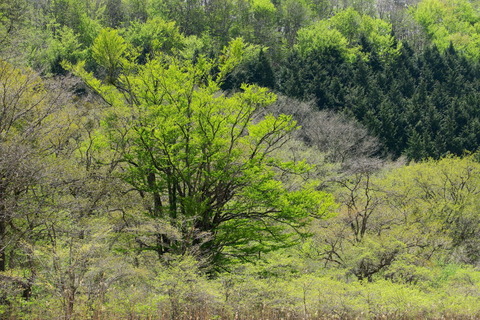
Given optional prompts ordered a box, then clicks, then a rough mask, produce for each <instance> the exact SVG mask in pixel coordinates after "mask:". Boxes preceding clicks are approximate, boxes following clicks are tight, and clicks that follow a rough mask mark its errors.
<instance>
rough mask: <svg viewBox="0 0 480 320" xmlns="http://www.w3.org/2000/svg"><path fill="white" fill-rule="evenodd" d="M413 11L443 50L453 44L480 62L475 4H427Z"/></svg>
mask: <svg viewBox="0 0 480 320" xmlns="http://www.w3.org/2000/svg"><path fill="white" fill-rule="evenodd" d="M411 11H412V13H413V16H414V17H415V19H416V20H417V21H418V22H419V23H420V25H421V26H422V27H423V28H425V30H426V32H427V34H428V35H429V36H430V38H431V39H432V41H433V42H434V43H435V44H436V45H437V47H439V48H440V49H441V50H445V49H447V48H448V47H449V46H450V44H451V43H452V44H453V45H454V46H455V48H456V49H457V50H458V51H459V52H461V53H462V54H465V55H466V56H467V57H469V58H471V59H475V60H477V59H478V57H479V53H478V39H479V34H478V24H479V21H480V20H479V19H480V17H479V15H478V12H477V9H476V5H475V4H473V3H471V2H469V1H437V0H426V1H421V2H420V3H419V4H418V5H417V6H416V7H414V8H413V9H412V10H411Z"/></svg>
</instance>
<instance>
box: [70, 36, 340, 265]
mask: <svg viewBox="0 0 480 320" xmlns="http://www.w3.org/2000/svg"><path fill="white" fill-rule="evenodd" d="M243 47H244V44H243V43H242V41H241V40H235V41H233V42H232V43H231V45H230V46H229V47H228V48H227V49H225V50H224V51H223V55H222V57H221V58H220V61H221V62H220V63H215V62H213V61H211V60H209V59H206V58H203V57H199V58H197V59H196V62H192V61H180V60H177V59H174V58H172V57H167V56H164V57H157V58H154V59H152V60H150V61H148V62H147V63H146V64H145V65H143V66H140V65H136V66H135V70H134V71H130V70H131V69H124V70H123V73H122V74H121V75H120V76H119V77H118V80H117V82H116V83H115V86H114V85H109V84H106V83H101V82H100V81H99V80H98V79H96V78H94V77H93V75H91V74H88V73H86V72H85V71H84V70H83V69H82V65H81V64H80V65H77V66H76V67H75V68H74V71H75V72H76V73H77V74H78V75H80V76H81V77H82V78H83V79H84V80H85V81H86V82H87V83H88V84H89V85H90V86H92V88H94V89H95V90H96V91H97V92H99V93H100V94H101V95H102V97H103V98H104V99H105V100H106V101H107V102H108V103H109V104H110V105H111V106H112V108H110V109H109V111H108V113H107V115H106V116H105V120H104V127H103V131H102V133H101V134H102V135H104V136H105V138H106V139H108V141H109V144H110V145H112V146H113V145H114V146H122V147H123V150H124V152H123V156H122V157H121V158H120V159H116V160H118V161H122V162H123V164H124V167H123V168H124V172H123V173H122V176H123V179H125V181H127V182H128V183H129V184H130V185H131V186H132V187H133V188H134V189H135V190H136V191H138V193H139V194H140V195H141V196H142V197H143V199H144V201H145V213H146V214H147V215H148V216H150V217H153V218H155V219H157V220H162V221H166V222H167V223H169V224H170V225H172V226H173V227H174V228H175V229H176V230H177V233H176V234H172V233H170V234H169V233H168V232H167V231H166V229H165V230H157V231H156V232H155V234H154V237H153V239H151V240H144V241H141V245H142V247H143V248H144V249H146V250H154V251H156V252H157V253H158V255H159V256H160V257H162V256H163V255H164V254H166V253H185V252H191V253H192V252H193V253H197V254H198V256H199V257H201V258H204V259H206V261H208V262H213V263H221V262H223V261H224V259H225V258H227V257H230V258H231V257H234V258H247V257H249V256H258V255H259V254H260V253H261V252H266V251H269V250H272V249H275V248H278V247H284V246H288V245H291V244H292V243H294V241H295V239H296V238H297V236H298V235H301V234H302V231H301V227H302V226H304V225H305V224H306V223H307V222H308V221H309V219H310V218H311V217H313V216H316V217H320V216H322V215H323V214H325V212H326V211H327V210H328V207H329V206H330V205H331V204H332V199H331V198H330V196H329V195H327V194H324V193H322V192H319V191H315V188H314V186H313V184H312V183H305V184H302V186H296V185H293V184H292V186H289V184H288V183H287V182H284V180H280V179H279V178H278V175H279V174H280V173H282V174H284V175H300V176H301V175H302V174H303V173H305V172H307V171H308V169H309V165H307V164H306V163H304V162H283V161H280V160H278V159H276V158H275V157H274V156H273V155H274V153H275V152H278V149H279V148H281V146H282V145H283V144H284V143H285V142H286V141H287V140H288V138H289V134H290V133H291V132H292V131H293V130H295V127H296V124H295V122H294V121H293V120H292V118H291V116H287V115H279V116H273V115H266V116H265V117H264V118H259V117H258V116H257V115H258V112H259V111H260V110H262V109H263V108H264V107H265V106H266V105H268V104H270V103H272V102H273V101H274V99H275V96H274V95H273V94H272V93H269V92H268V91H267V90H266V89H264V88H260V87H257V86H249V85H244V86H242V90H241V91H240V92H237V93H235V94H232V95H230V96H227V95H225V94H222V93H221V92H219V87H220V84H221V82H222V79H223V78H224V77H225V75H226V74H227V73H228V72H229V71H230V70H231V69H232V68H233V67H234V66H235V65H236V64H237V61H238V59H239V57H241V55H242V53H243ZM100 61H102V60H100ZM213 70H217V73H213V72H212V71H213Z"/></svg>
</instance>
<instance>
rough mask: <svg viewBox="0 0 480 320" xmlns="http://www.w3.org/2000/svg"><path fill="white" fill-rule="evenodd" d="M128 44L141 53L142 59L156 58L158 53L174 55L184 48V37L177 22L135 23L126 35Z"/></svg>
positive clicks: (153, 20) (158, 20) (153, 21)
mask: <svg viewBox="0 0 480 320" xmlns="http://www.w3.org/2000/svg"><path fill="white" fill-rule="evenodd" d="M124 36H125V39H126V41H127V42H129V43H130V44H132V45H133V46H134V47H137V48H139V49H140V51H141V59H142V60H143V61H146V60H147V57H150V56H154V55H155V54H156V53H158V52H164V53H172V51H177V50H180V49H182V48H183V46H184V44H183V42H184V41H185V40H184V37H183V36H182V35H181V34H180V32H179V30H178V28H177V27H176V26H175V22H166V21H164V20H162V19H160V18H153V19H149V20H147V21H146V22H145V23H139V22H133V23H132V25H131V26H130V27H129V28H128V29H127V31H126V33H125V35H124Z"/></svg>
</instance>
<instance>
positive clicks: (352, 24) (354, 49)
mask: <svg viewBox="0 0 480 320" xmlns="http://www.w3.org/2000/svg"><path fill="white" fill-rule="evenodd" d="M362 37H364V38H365V39H366V40H367V41H368V42H369V43H370V44H371V45H372V46H373V47H374V49H375V50H376V51H377V52H378V54H379V55H380V58H381V59H383V60H387V59H391V58H393V57H395V56H397V55H398V54H399V50H400V47H401V46H400V45H399V44H396V43H395V41H394V38H393V36H392V25H391V24H390V23H388V22H386V21H384V20H382V19H376V18H372V17H370V16H368V15H365V14H360V13H358V12H357V11H355V9H353V8H348V9H345V10H343V11H339V12H337V13H336V14H335V15H334V16H333V17H331V18H330V19H329V20H320V21H317V22H315V23H314V24H312V25H311V26H308V27H305V28H303V29H300V30H299V31H298V34H297V44H296V47H297V50H298V51H299V52H300V53H301V54H302V55H307V54H309V53H310V52H315V51H327V52H328V50H336V51H337V52H338V53H340V54H341V55H342V56H343V57H344V58H345V59H346V60H349V61H353V60H354V59H355V58H356V57H361V58H362V59H366V60H368V59H369V58H370V57H369V54H368V52H364V51H362V49H365V48H362V47H361V41H360V40H361V38H362Z"/></svg>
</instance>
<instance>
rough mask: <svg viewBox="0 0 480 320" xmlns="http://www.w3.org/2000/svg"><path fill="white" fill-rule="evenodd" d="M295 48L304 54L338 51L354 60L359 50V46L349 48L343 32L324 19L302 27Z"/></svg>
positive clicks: (345, 57) (346, 57)
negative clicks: (333, 27)
mask: <svg viewBox="0 0 480 320" xmlns="http://www.w3.org/2000/svg"><path fill="white" fill-rule="evenodd" d="M295 48H296V49H297V50H298V51H299V52H300V54H301V55H303V56H307V55H308V54H310V53H312V52H317V51H318V52H327V53H328V52H329V51H336V52H339V53H340V54H341V56H342V57H343V58H344V59H346V60H353V59H354V58H355V54H356V53H357V52H358V48H355V47H354V48H349V47H348V40H347V39H346V38H345V37H344V36H343V35H342V33H341V32H340V31H338V30H337V29H332V28H330V23H329V22H327V21H324V20H322V21H318V22H316V23H314V24H313V25H311V26H309V27H306V28H302V29H300V30H299V31H298V33H297V43H296V44H295Z"/></svg>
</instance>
